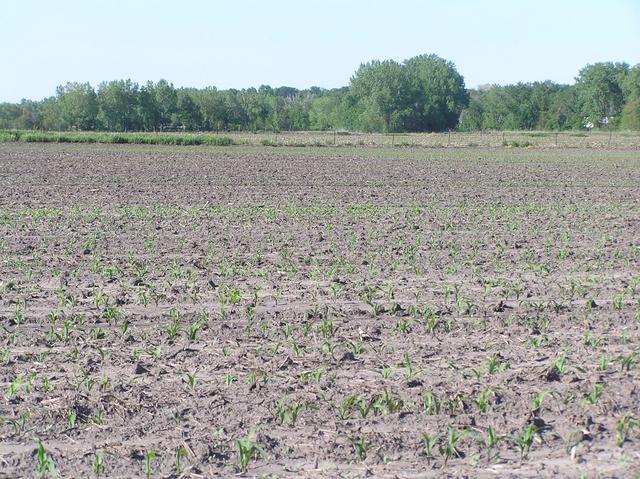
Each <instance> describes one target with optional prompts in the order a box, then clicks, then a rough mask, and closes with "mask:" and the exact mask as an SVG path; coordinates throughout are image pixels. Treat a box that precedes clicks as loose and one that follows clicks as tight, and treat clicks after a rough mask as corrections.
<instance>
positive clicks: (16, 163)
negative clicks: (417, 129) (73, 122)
mask: <svg viewBox="0 0 640 479" xmlns="http://www.w3.org/2000/svg"><path fill="white" fill-rule="evenodd" d="M638 185H640V155H639V154H638V151H635V150H629V151H613V150H612V151H607V150H595V149H572V150H559V149H554V150H540V149H538V150H534V149H519V148H518V149H516V148H496V149H481V148H475V149H474V148H467V149H464V150H445V149H420V148H375V149H373V148H366V147H355V148H351V147H338V148H326V147H325V148H286V147H279V148H261V147H228V148H203V147H179V148H171V147H153V148H150V147H144V146H140V147H134V146H126V147H124V146H118V145H112V146H100V145H84V146H77V145H76V146H74V145H24V144H4V145H0V324H1V326H2V328H1V331H0V477H35V476H37V475H38V473H39V471H40V468H41V467H42V468H43V470H45V469H46V470H47V472H46V474H49V475H52V474H53V473H52V472H51V471H53V468H54V467H55V470H56V471H57V472H56V474H58V475H59V476H61V477H91V476H102V477H145V476H147V475H148V476H150V477H221V476H222V477H229V476H233V475H236V474H238V475H246V476H249V477H327V478H329V477H407V478H409V477H411V478H413V477H443V476H445V477H446V476H450V477H550V476H556V475H561V476H568V477H580V476H584V477H636V476H637V474H638V473H639V472H640V410H639V404H640V390H639V388H640V365H639V364H638V361H640V203H639V201H640V188H639V186H638ZM492 433H495V436H493V439H494V440H493V443H492V441H491V437H492V436H491V434H492ZM239 441H240V444H241V445H242V447H244V448H245V449H246V454H243V453H241V448H240V444H239ZM425 445H427V446H431V447H426V446H425ZM38 449H40V453H38ZM54 465H55V466H54Z"/></svg>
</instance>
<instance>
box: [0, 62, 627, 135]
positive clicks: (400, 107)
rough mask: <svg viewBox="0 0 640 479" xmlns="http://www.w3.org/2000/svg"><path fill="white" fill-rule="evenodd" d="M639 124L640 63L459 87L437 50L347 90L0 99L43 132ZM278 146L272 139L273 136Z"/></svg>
mask: <svg viewBox="0 0 640 479" xmlns="http://www.w3.org/2000/svg"><path fill="white" fill-rule="evenodd" d="M586 127H588V128H593V127H595V128H599V127H607V128H619V127H621V128H625V129H640V65H636V66H634V67H630V66H629V65H628V64H626V63H612V62H606V63H596V64H594V65H587V66H585V67H584V68H583V69H582V70H580V72H579V73H578V77H577V81H576V84H575V85H560V84H556V83H553V82H551V81H545V82H535V83H518V84H516V85H506V86H499V85H490V86H481V87H479V88H478V89H476V90H467V89H465V84H464V78H463V77H462V76H461V75H460V74H459V73H458V72H457V70H456V68H455V66H454V65H453V64H452V63H451V62H449V61H447V60H445V59H442V58H440V57H438V56H436V55H419V56H416V57H413V58H410V59H408V60H405V61H404V62H396V61H394V60H384V61H378V60H374V61H370V62H368V63H364V64H362V65H360V67H359V68H358V69H357V71H356V72H355V73H354V75H353V77H352V78H351V81H350V84H349V86H345V87H343V88H336V89H332V90H326V89H323V88H319V87H311V88H308V89H305V90H299V89H296V88H292V87H286V86H283V87H278V88H272V87H270V86H268V85H262V86H260V87H259V88H257V89H256V88H247V89H243V90H235V89H230V90H218V89H216V88H215V87H207V88H204V89H195V88H175V87H174V86H173V85H172V84H171V83H169V82H167V81H166V80H160V81H158V82H157V83H153V82H151V81H149V82H147V83H145V84H144V85H139V84H137V83H135V82H132V81H131V80H115V81H110V82H102V83H100V84H99V85H98V86H97V88H94V87H93V86H91V85H90V84H89V83H75V82H70V83H67V84H65V85H61V86H59V87H58V88H57V90H56V95H55V96H53V97H50V98H47V99H44V100H42V101H30V100H23V101H22V102H21V103H19V104H13V103H0V128H4V129H27V130H48V131H115V132H123V131H144V132H158V131H160V132H166V131H178V130H179V131H238V130H243V131H257V130H262V131H305V130H332V129H333V130H336V129H343V130H352V131H363V132H403V131H407V132H411V131H412V132H418V131H447V130H452V129H460V130H467V131H470V130H487V129H490V130H532V129H537V130H564V129H579V128H586ZM276 142H277V141H276Z"/></svg>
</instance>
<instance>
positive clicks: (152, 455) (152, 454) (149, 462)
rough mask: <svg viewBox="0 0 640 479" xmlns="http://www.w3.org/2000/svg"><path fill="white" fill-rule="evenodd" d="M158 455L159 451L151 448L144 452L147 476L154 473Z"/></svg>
mask: <svg viewBox="0 0 640 479" xmlns="http://www.w3.org/2000/svg"><path fill="white" fill-rule="evenodd" d="M157 456H158V452H157V451H154V450H153V449H151V450H150V451H145V453H144V474H145V476H147V478H149V477H151V474H152V473H153V461H155V459H156V457H157Z"/></svg>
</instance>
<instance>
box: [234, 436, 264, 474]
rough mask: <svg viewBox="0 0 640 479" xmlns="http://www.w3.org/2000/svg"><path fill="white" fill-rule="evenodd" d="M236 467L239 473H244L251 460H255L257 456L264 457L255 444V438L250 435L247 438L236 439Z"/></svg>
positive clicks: (262, 451) (260, 449)
mask: <svg viewBox="0 0 640 479" xmlns="http://www.w3.org/2000/svg"><path fill="white" fill-rule="evenodd" d="M237 444H238V465H239V466H240V471H241V472H246V471H247V469H248V467H249V462H250V461H251V460H252V459H257V457H258V455H260V456H265V453H264V450H263V449H262V448H261V447H260V446H259V445H258V444H257V443H256V441H255V437H254V436H253V435H252V434H250V435H249V436H247V437H245V438H242V439H238V442H237Z"/></svg>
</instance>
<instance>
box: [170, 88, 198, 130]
mask: <svg viewBox="0 0 640 479" xmlns="http://www.w3.org/2000/svg"><path fill="white" fill-rule="evenodd" d="M202 123H203V120H202V112H201V111H200V108H198V105H196V103H195V102H194V101H193V99H192V98H191V94H190V93H189V92H188V91H187V90H178V104H177V111H176V113H175V117H174V121H173V124H174V126H175V127H178V128H182V129H183V130H189V131H194V130H199V129H202Z"/></svg>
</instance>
